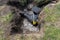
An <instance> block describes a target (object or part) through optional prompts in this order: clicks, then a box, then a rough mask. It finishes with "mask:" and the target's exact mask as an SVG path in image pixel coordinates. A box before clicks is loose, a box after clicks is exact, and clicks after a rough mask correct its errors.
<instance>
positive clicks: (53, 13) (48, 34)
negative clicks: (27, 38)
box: [43, 4, 60, 40]
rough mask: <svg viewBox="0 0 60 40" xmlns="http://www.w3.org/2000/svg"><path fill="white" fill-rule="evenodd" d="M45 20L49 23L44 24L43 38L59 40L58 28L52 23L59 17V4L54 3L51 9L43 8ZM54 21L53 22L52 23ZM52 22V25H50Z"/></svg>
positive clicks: (45, 39)
mask: <svg viewBox="0 0 60 40" xmlns="http://www.w3.org/2000/svg"><path fill="white" fill-rule="evenodd" d="M44 10H45V13H46V18H45V21H46V22H48V23H49V22H50V23H51V24H50V25H48V24H47V25H45V26H44V27H45V36H44V38H43V40H60V28H59V29H58V28H57V27H56V26H55V25H54V23H55V22H57V21H58V20H59V19H60V4H59V5H56V6H55V7H54V8H53V9H49V8H47V7H46V8H45V9H44ZM53 22H54V23H53ZM52 24H53V25H52Z"/></svg>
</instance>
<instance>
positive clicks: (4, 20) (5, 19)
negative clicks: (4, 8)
mask: <svg viewBox="0 0 60 40" xmlns="http://www.w3.org/2000/svg"><path fill="white" fill-rule="evenodd" d="M11 19H12V13H9V14H7V15H3V16H0V24H3V25H2V26H0V40H5V39H4V37H3V36H4V27H5V26H4V25H5V24H8V22H9V21H10V20H11ZM3 26H4V27H3Z"/></svg>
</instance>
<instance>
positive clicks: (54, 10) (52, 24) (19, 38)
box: [0, 2, 60, 40]
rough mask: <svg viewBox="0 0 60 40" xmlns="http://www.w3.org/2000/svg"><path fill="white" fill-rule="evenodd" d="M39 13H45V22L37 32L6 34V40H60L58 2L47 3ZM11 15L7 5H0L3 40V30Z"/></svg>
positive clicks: (0, 36)
mask: <svg viewBox="0 0 60 40" xmlns="http://www.w3.org/2000/svg"><path fill="white" fill-rule="evenodd" d="M7 11H8V12H7ZM41 13H44V14H45V18H44V20H45V24H44V27H42V28H41V30H40V33H39V34H38V33H31V34H27V35H26V34H18V33H17V34H14V35H8V34H7V35H8V37H7V39H6V40H60V2H58V3H57V4H49V5H48V6H46V7H45V8H44V9H43V11H42V12H41ZM12 17H13V16H12V14H11V10H9V7H6V5H3V6H0V40H5V37H6V36H7V35H4V34H5V30H6V27H7V28H8V26H9V25H10V24H8V23H9V21H10V20H11V18H12ZM6 25H7V26H6Z"/></svg>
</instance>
